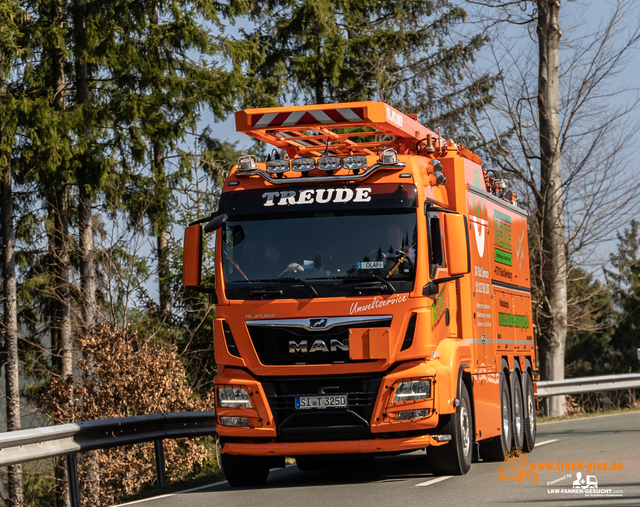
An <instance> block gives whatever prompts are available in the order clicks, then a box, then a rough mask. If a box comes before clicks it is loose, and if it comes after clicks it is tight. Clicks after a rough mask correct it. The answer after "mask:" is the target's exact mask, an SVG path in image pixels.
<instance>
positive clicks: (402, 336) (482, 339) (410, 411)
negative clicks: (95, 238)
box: [184, 102, 535, 486]
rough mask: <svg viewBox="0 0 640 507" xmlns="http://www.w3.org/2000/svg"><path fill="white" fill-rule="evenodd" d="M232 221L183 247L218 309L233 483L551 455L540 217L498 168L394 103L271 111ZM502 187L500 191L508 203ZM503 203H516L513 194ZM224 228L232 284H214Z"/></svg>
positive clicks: (193, 232)
mask: <svg viewBox="0 0 640 507" xmlns="http://www.w3.org/2000/svg"><path fill="white" fill-rule="evenodd" d="M236 125H237V128H238V130H239V131H242V132H245V133H247V134H248V135H250V136H252V137H254V138H256V139H259V140H262V141H264V142H267V143H269V144H271V145H273V146H274V149H273V151H272V153H271V154H270V155H269V156H268V157H267V160H265V161H258V160H256V159H255V158H254V157H251V156H245V157H242V158H241V159H240V160H239V162H238V165H237V166H235V167H234V168H233V169H232V171H231V172H230V174H229V176H228V177H227V179H226V181H225V184H224V188H223V190H222V194H221V198H220V206H219V209H218V210H217V212H216V213H215V214H213V215H212V216H210V217H206V218H204V219H202V220H199V221H197V222H195V223H194V224H192V225H191V226H190V227H189V228H188V229H187V232H186V234H185V249H184V256H185V257H184V281H185V285H186V286H189V287H193V288H195V289H200V290H207V291H209V292H212V293H213V299H214V301H216V303H217V306H216V320H215V325H214V345H215V354H216V362H217V364H218V374H217V377H216V381H215V389H216V396H215V399H216V407H215V410H216V416H217V431H218V435H219V442H220V451H221V456H222V466H223V468H224V471H225V474H226V476H227V478H228V480H229V483H230V484H231V485H232V486H234V485H238V486H241V485H254V484H261V483H263V482H264V481H265V480H266V479H267V476H268V473H269V469H270V468H273V467H276V466H283V464H284V457H285V456H294V457H296V459H297V462H298V466H299V467H300V468H301V469H311V468H313V466H314V465H315V466H317V465H318V464H319V463H322V464H326V463H327V462H328V460H329V461H330V459H331V458H336V457H344V456H362V455H366V456H375V455H380V454H383V453H388V452H395V453H397V452H412V451H415V450H417V449H423V448H427V457H426V459H425V465H426V466H429V467H430V468H431V469H432V470H434V471H437V472H442V473H447V474H463V473H466V472H467V471H468V470H469V467H470V466H471V461H472V458H473V456H474V454H475V455H476V456H477V455H478V452H479V451H478V449H479V443H480V442H482V443H483V446H484V448H485V451H486V455H487V456H488V457H494V458H495V459H499V460H502V459H504V456H505V454H508V453H509V451H510V449H511V447H512V445H515V446H516V447H519V448H524V449H525V450H526V449H528V448H533V445H534V441H535V398H534V396H535V395H534V390H533V383H532V375H533V370H534V365H535V348H534V343H533V336H532V332H531V330H530V324H529V323H530V322H531V303H530V300H531V298H530V289H529V272H528V271H529V264H528V251H527V246H526V231H527V229H526V217H525V215H524V213H523V212H522V210H520V209H519V208H518V207H517V206H516V204H515V198H514V196H513V193H511V194H508V193H507V191H506V189H503V188H500V187H501V185H500V184H498V185H493V183H494V182H493V181H491V180H488V179H487V178H486V174H485V173H484V172H483V171H482V168H481V160H480V159H479V158H478V157H477V156H476V155H474V154H473V153H472V152H470V151H469V150H467V149H465V148H464V147H463V146H462V145H460V144H456V143H454V142H453V141H451V140H445V139H443V138H442V137H440V136H439V135H438V134H436V133H435V132H433V131H431V130H429V129H427V128H426V127H424V126H423V125H421V124H420V123H418V121H417V119H416V117H415V116H409V115H404V114H402V113H400V112H399V111H397V110H395V109H393V108H391V107H390V106H388V105H386V104H384V103H378V102H357V103H347V104H332V105H312V106H297V107H287V108H265V109H252V110H245V111H240V112H239V113H237V114H236ZM493 186H496V188H495V189H494V188H493ZM498 189H499V190H498ZM213 231H216V241H215V250H216V257H215V263H216V281H215V287H213V288H211V287H208V288H203V287H200V269H201V268H200V266H201V253H200V252H201V248H202V241H203V239H202V235H203V233H204V234H207V233H211V232H213Z"/></svg>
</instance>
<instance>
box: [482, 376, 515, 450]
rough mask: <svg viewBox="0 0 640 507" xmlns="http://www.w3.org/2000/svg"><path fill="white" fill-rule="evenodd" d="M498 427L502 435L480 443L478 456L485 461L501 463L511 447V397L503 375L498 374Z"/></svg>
mask: <svg viewBox="0 0 640 507" xmlns="http://www.w3.org/2000/svg"><path fill="white" fill-rule="evenodd" d="M500 426H501V427H502V435H499V436H497V437H494V438H492V439H491V440H489V441H487V442H482V445H481V449H482V452H481V454H480V456H481V457H482V459H484V460H485V461H503V460H504V459H505V457H506V456H507V455H508V454H509V450H510V447H511V397H510V396H509V387H508V386H507V381H506V379H505V376H504V373H500Z"/></svg>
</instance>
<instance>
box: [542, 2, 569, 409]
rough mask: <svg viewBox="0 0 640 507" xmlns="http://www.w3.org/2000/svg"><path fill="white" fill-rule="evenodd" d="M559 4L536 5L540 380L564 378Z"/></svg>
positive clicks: (555, 404) (553, 402)
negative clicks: (541, 294) (541, 316)
mask: <svg viewBox="0 0 640 507" xmlns="http://www.w3.org/2000/svg"><path fill="white" fill-rule="evenodd" d="M559 11H560V1H559V0H538V27H537V30H538V44H539V50H540V67H539V78H538V114H539V117H540V169H541V189H542V195H543V202H542V206H543V209H542V215H543V217H542V227H543V230H542V237H543V249H544V251H543V253H542V255H543V273H542V276H543V281H544V287H545V289H544V290H545V313H546V319H545V325H544V326H543V329H542V330H541V331H542V333H541V339H540V340H539V345H540V370H541V371H540V373H541V376H542V378H543V379H545V380H560V379H563V378H564V351H565V342H566V338H567V256H566V250H565V240H564V233H565V224H564V218H563V214H562V213H563V206H564V203H563V198H562V172H561V160H560V114H559V86H558V84H559V76H558V66H559V53H560V37H561V36H562V30H560V25H559ZM566 412H567V407H566V401H565V397H564V396H554V397H552V398H551V399H550V401H549V415H550V416H552V417H558V416H561V415H564V414H566Z"/></svg>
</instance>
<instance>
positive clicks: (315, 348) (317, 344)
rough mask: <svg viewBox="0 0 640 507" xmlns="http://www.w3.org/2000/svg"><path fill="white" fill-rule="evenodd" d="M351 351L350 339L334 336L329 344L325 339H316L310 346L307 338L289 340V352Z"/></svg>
mask: <svg viewBox="0 0 640 507" xmlns="http://www.w3.org/2000/svg"><path fill="white" fill-rule="evenodd" d="M339 350H341V351H343V352H349V340H348V339H347V340H345V341H344V342H341V341H339V340H336V339H335V338H332V339H331V341H330V342H329V346H327V343H326V342H325V341H324V340H314V342H313V343H312V344H311V346H310V347H309V345H308V342H307V340H302V341H301V342H300V343H298V342H296V341H295V340H289V354H307V353H313V352H337V351H339Z"/></svg>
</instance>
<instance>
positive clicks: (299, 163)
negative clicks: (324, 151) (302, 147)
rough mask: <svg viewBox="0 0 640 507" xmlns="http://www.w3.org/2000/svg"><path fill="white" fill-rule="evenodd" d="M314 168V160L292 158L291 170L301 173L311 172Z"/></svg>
mask: <svg viewBox="0 0 640 507" xmlns="http://www.w3.org/2000/svg"><path fill="white" fill-rule="evenodd" d="M315 168H316V159H315V158H306V157H305V158H294V159H293V160H292V161H291V169H293V170H294V171H298V172H301V173H306V172H309V171H313V170H314V169H315Z"/></svg>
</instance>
